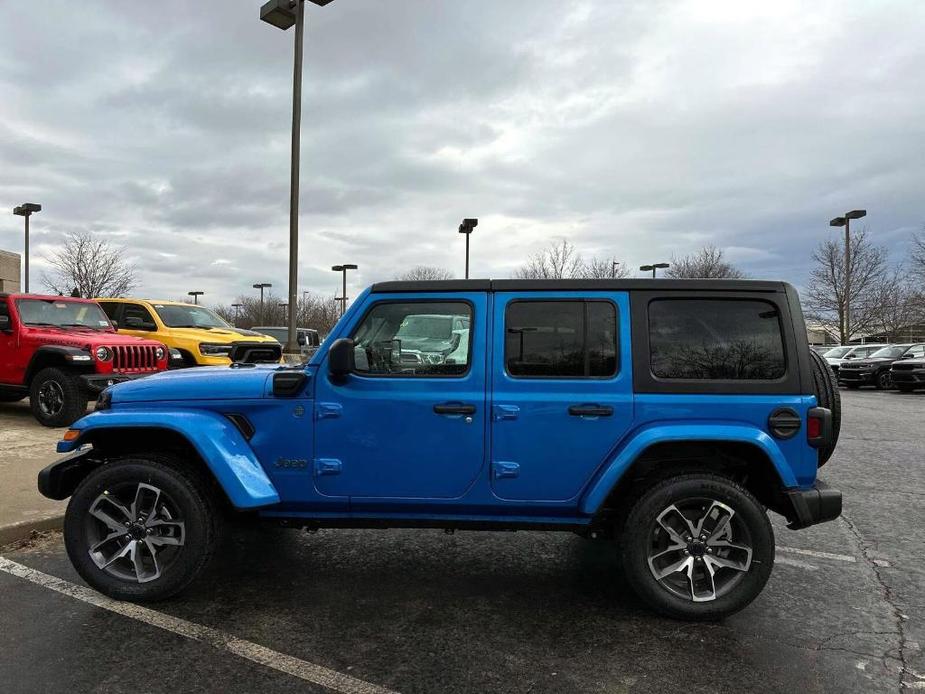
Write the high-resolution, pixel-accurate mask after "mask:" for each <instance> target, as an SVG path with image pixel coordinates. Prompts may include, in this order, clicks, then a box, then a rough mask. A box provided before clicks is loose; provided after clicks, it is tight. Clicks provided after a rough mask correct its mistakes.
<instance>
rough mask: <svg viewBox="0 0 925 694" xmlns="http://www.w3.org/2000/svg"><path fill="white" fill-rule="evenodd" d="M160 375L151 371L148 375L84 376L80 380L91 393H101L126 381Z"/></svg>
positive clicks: (114, 374) (113, 374)
mask: <svg viewBox="0 0 925 694" xmlns="http://www.w3.org/2000/svg"><path fill="white" fill-rule="evenodd" d="M156 373H159V372H157V371H149V372H146V373H140V374H119V373H112V374H83V375H82V376H81V377H80V380H81V381H83V384H84V386H85V387H86V388H87V390H89V391H90V392H91V393H101V392H102V391H104V390H105V389H106V388H108V387H109V386H112V385H115V384H116V383H123V382H125V381H134V380H135V379H137V378H144V377H145V376H150V375H152V374H156Z"/></svg>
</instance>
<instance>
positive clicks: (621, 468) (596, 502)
mask: <svg viewBox="0 0 925 694" xmlns="http://www.w3.org/2000/svg"><path fill="white" fill-rule="evenodd" d="M672 441H679V442H680V441H722V442H735V443H746V444H749V445H752V446H755V447H757V448H759V449H760V450H761V451H762V452H763V453H764V454H765V455H767V456H768V459H770V461H771V463H772V464H773V465H774V469H775V470H777V474H778V476H779V477H780V480H781V484H782V485H783V486H784V487H796V486H797V480H796V477H795V476H794V474H793V471H792V470H791V469H790V466H789V465H788V464H787V459H786V458H785V457H784V454H783V453H782V452H781V450H780V448H779V447H778V445H777V443H776V442H775V441H774V439H772V438H771V437H770V436H769V435H768V434H767V433H766V432H764V431H762V430H761V429H758V428H757V427H754V426H749V425H745V424H719V425H718V424H683V425H664V426H658V425H656V426H652V427H649V428H647V429H643V430H642V431H640V432H638V433H637V434H635V435H634V436H633V437H632V438H631V439H630V440H629V441H628V442H627V443H625V444H624V445H623V446H622V447H621V448H620V449H619V451H618V452H617V454H616V456H615V457H614V458H613V459H612V460H611V461H610V463H608V464H607V465H606V466H605V467H604V470H603V472H602V473H601V474H599V475H598V477H597V478H596V479H595V481H594V482H593V483H592V485H591V487H590V489H589V490H588V491H587V492H586V493H585V495H584V498H583V499H582V501H581V512H582V513H585V514H588V515H593V514H594V513H597V511H598V510H599V509H600V508H601V506H602V505H603V503H604V501H605V500H606V499H607V496H608V495H609V494H610V492H611V490H612V489H613V488H614V486H616V484H617V482H619V481H620V479H621V478H622V477H623V474H624V473H625V472H626V471H627V470H628V469H629V468H630V466H631V465H632V464H633V463H634V462H635V461H636V459H637V458H639V456H640V455H642V453H643V452H645V450H646V449H647V448H649V447H651V446H654V445H655V444H659V443H670V442H672Z"/></svg>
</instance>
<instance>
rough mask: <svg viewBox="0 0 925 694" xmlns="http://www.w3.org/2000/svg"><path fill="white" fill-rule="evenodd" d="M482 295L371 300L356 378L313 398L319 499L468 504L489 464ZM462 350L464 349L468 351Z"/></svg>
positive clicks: (327, 385)
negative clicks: (457, 501)
mask: <svg viewBox="0 0 925 694" xmlns="http://www.w3.org/2000/svg"><path fill="white" fill-rule="evenodd" d="M486 307H487V295H486V294H485V293H478V292H473V293H449V294H434V295H430V296H429V297H428V298H427V299H426V300H425V299H419V298H417V297H415V298H414V299H409V298H408V296H407V295H402V294H395V295H389V294H382V295H379V294H376V295H372V298H371V299H370V303H369V305H368V306H367V308H366V310H365V312H364V313H363V316H362V317H361V318H360V319H359V321H358V322H357V323H356V324H355V325H354V326H353V328H352V329H351V331H350V337H351V338H353V340H354V341H355V345H356V349H355V355H356V370H355V371H354V373H353V374H352V375H350V376H349V377H347V378H346V379H344V380H343V382H333V381H332V380H331V379H330V378H329V376H328V374H327V364H326V363H324V364H322V365H321V370H320V373H319V375H318V383H317V386H316V390H315V398H316V399H315V454H314V458H315V459H314V481H315V487H316V489H317V490H318V492H319V493H321V494H324V495H330V496H349V497H351V507H352V508H354V509H356V508H360V507H362V506H363V503H364V500H365V501H366V502H367V503H372V502H374V501H375V500H377V499H383V498H391V499H402V498H404V499H427V498H432V499H451V498H456V497H459V496H462V495H463V494H464V493H465V492H466V490H467V489H469V487H470V486H472V484H473V483H474V482H475V481H476V480H477V478H478V476H479V473H480V471H481V469H482V467H483V464H484V458H485V436H486V429H487V425H486V396H485V368H486V365H485V346H486V327H487V318H486ZM462 345H465V346H466V347H462V348H461V346H462Z"/></svg>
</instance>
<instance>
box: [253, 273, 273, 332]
mask: <svg viewBox="0 0 925 694" xmlns="http://www.w3.org/2000/svg"><path fill="white" fill-rule="evenodd" d="M272 286H273V285H272V284H270V283H269V282H258V283H257V284H255V285H254V289H259V290H260V322H261V323H263V290H264V289H269V288H270V287H272Z"/></svg>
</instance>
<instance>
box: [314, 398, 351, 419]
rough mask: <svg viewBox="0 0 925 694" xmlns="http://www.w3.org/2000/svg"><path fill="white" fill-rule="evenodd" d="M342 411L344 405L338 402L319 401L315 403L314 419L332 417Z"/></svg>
mask: <svg viewBox="0 0 925 694" xmlns="http://www.w3.org/2000/svg"><path fill="white" fill-rule="evenodd" d="M343 413H344V406H343V405H341V404H340V403H338V402H319V403H318V404H317V405H315V419H334V418H336V417H340V416H341V415H342V414H343Z"/></svg>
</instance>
